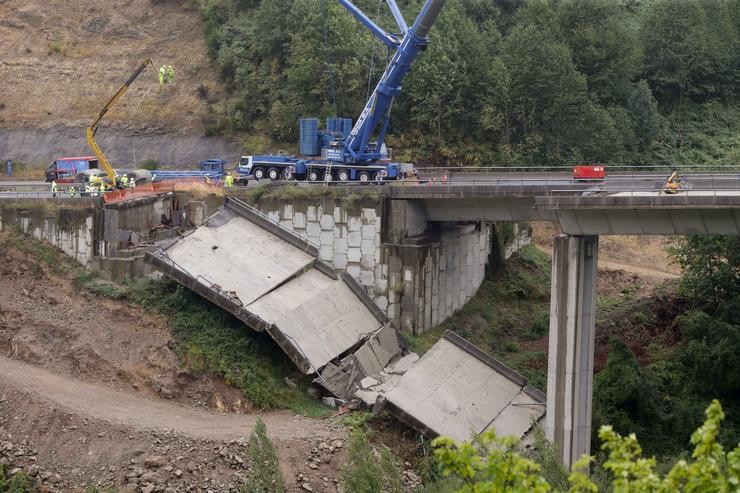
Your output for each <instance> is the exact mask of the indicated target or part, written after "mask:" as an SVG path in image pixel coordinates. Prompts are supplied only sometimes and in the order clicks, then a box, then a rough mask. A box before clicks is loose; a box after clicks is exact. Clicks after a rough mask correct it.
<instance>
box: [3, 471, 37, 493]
mask: <svg viewBox="0 0 740 493" xmlns="http://www.w3.org/2000/svg"><path fill="white" fill-rule="evenodd" d="M32 491H33V489H32V488H31V478H30V477H29V476H28V474H26V473H24V472H18V473H15V474H13V475H12V476H11V475H10V471H8V466H6V465H5V464H0V493H31V492H32Z"/></svg>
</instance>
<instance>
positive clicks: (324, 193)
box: [244, 183, 381, 207]
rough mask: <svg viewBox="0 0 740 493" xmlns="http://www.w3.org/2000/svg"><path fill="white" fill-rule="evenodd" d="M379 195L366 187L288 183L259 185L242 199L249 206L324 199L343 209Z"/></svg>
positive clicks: (377, 191)
mask: <svg viewBox="0 0 740 493" xmlns="http://www.w3.org/2000/svg"><path fill="white" fill-rule="evenodd" d="M380 194H381V192H380V191H379V190H375V189H372V188H366V187H363V188H362V189H357V190H350V189H347V188H346V187H300V186H298V185H295V184H289V183H285V184H274V183H260V184H259V185H257V186H256V187H254V188H252V189H250V190H248V191H247V195H246V196H245V197H244V198H245V199H246V200H247V201H248V202H249V203H251V204H257V203H260V202H262V201H267V200H278V201H289V200H310V199H326V200H334V201H336V202H338V203H339V204H341V205H342V206H343V207H352V206H354V205H356V204H357V203H359V202H361V201H363V200H378V199H379V198H380Z"/></svg>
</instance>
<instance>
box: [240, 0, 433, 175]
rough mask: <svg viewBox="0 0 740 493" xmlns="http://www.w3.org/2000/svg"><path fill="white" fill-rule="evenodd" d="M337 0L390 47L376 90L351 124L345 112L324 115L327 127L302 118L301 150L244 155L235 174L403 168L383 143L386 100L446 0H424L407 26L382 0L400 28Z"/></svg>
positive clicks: (394, 172) (382, 172) (381, 172)
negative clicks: (391, 28)
mask: <svg viewBox="0 0 740 493" xmlns="http://www.w3.org/2000/svg"><path fill="white" fill-rule="evenodd" d="M337 1H338V2H339V3H340V4H342V6H344V7H345V8H346V9H347V10H348V11H349V12H350V13H351V14H352V15H353V16H354V17H355V18H356V19H357V20H358V21H360V22H361V23H362V24H363V25H365V27H367V28H368V29H369V30H370V31H371V32H372V33H373V35H375V36H376V37H377V38H378V39H380V41H381V42H383V43H384V44H385V45H386V46H388V48H390V50H391V51H392V52H394V55H393V57H392V58H391V60H390V62H389V63H388V66H387V67H386V69H385V72H383V75H382V76H381V78H380V80H379V81H378V84H377V85H376V86H375V90H374V91H373V93H372V95H370V98H369V99H368V100H367V102H366V103H365V107H364V108H363V110H362V112H361V113H360V116H359V117H358V118H357V121H356V122H355V124H354V126H352V124H351V120H349V119H346V118H329V119H327V128H326V129H324V130H319V128H318V120H317V119H315V118H304V119H301V122H300V139H301V142H300V151H301V154H302V156H298V157H296V156H282V155H254V156H244V157H242V158H241V160H240V161H239V164H238V165H237V167H236V171H237V173H238V174H239V175H245V176H251V177H253V178H254V179H255V180H261V179H263V178H270V179H272V180H294V179H295V180H308V181H325V182H331V181H335V180H336V181H340V182H347V181H358V182H381V181H383V180H395V179H397V178H399V177H401V176H402V174H403V173H404V168H405V165H404V164H402V163H396V162H392V161H391V160H389V159H388V155H387V152H386V150H385V145H384V143H385V135H386V132H387V131H388V124H389V122H390V112H391V106H392V103H393V98H394V97H395V96H397V95H398V94H400V93H401V83H402V82H403V80H404V78H405V77H406V74H408V71H409V69H410V68H411V64H412V63H413V62H414V60H415V59H416V57H417V56H418V55H419V53H420V52H421V51H422V50H424V49H425V48H426V47H427V45H428V44H429V40H428V38H427V35H428V34H429V30H430V29H431V27H432V25H433V24H434V22H435V21H436V20H437V17H438V16H439V13H440V11H441V10H442V7H443V6H444V3H445V0H426V2H425V3H424V6H423V7H422V9H421V11H420V12H419V15H418V16H417V17H416V20H415V21H414V23H413V25H412V26H411V27H408V25H407V24H406V21H405V20H404V18H403V15H402V14H401V11H400V10H399V9H398V5H397V4H396V2H395V0H386V3H387V4H388V7H389V8H390V10H391V14H392V15H393V18H394V19H395V21H396V24H397V25H398V28H399V31H400V33H399V34H391V33H388V32H386V31H385V30H383V29H382V28H381V27H380V26H378V25H377V24H376V23H375V22H373V21H372V20H371V19H370V18H369V17H368V16H367V15H365V13H363V12H362V11H361V10H360V9H359V8H357V7H356V6H355V5H353V4H352V3H351V2H350V1H349V0H337ZM350 128H351V130H350ZM373 137H374V140H373Z"/></svg>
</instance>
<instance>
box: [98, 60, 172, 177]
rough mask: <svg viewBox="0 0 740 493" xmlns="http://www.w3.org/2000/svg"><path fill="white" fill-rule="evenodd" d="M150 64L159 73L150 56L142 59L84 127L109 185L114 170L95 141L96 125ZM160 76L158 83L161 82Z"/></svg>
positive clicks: (114, 175)
mask: <svg viewBox="0 0 740 493" xmlns="http://www.w3.org/2000/svg"><path fill="white" fill-rule="evenodd" d="M149 65H151V67H152V68H153V69H154V71H155V73H157V74H159V72H160V71H159V69H158V68H157V66H156V65H155V64H154V62H153V61H152V59H151V58H147V59H146V61H144V62H143V63H142V64H141V65H139V66H138V67H136V69H135V70H134V71H133V72H132V73H131V75H129V76H128V78H127V79H126V81H125V82H124V83H123V85H122V86H121V87H120V88H119V89H118V91H116V93H115V94H114V95H113V96H112V97H111V98H110V99H109V100H108V102H107V103H105V106H103V109H102V110H100V113H98V116H97V117H96V118H95V120H93V122H92V123H91V124H90V126H89V127H87V129H86V133H85V136H86V138H87V145H88V146H90V149H92V151H93V152H94V153H95V155H96V156H97V158H98V165H99V167H100V169H102V170H103V172H105V174H106V176H107V178H108V180H109V181H110V186H112V187H115V186H116V170H114V169H113V166H111V164H110V162H109V161H108V158H106V157H105V154H104V153H103V150H102V149H101V148H100V146H99V145H98V143H97V142H96V141H95V133H96V132H97V131H98V125H99V124H100V122H101V120H102V119H103V117H104V116H105V115H106V113H108V111H109V110H110V109H111V108H112V107H113V105H115V104H116V102H118V100H119V99H121V97H123V95H124V94H126V91H127V90H128V88H129V86H131V84H133V82H134V81H135V80H136V79H137V78H138V77H139V75H141V73H142V72H143V71H144V70H145V69H146V68H147V66H149ZM161 82H162V81H161V78H160V83H161Z"/></svg>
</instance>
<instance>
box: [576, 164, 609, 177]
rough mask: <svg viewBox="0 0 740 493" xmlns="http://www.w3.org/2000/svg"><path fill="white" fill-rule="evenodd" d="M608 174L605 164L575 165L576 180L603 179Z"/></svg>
mask: <svg viewBox="0 0 740 493" xmlns="http://www.w3.org/2000/svg"><path fill="white" fill-rule="evenodd" d="M605 176H606V169H605V168H604V167H603V166H594V165H586V166H573V179H574V180H603V179H604V177H605Z"/></svg>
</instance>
